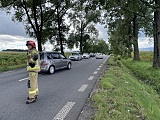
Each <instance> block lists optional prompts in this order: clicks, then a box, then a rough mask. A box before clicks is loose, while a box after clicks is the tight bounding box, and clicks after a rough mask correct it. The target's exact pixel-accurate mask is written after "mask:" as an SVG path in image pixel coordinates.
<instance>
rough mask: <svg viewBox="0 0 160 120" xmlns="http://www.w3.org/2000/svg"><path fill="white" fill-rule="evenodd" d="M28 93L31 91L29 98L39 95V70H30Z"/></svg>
mask: <svg viewBox="0 0 160 120" xmlns="http://www.w3.org/2000/svg"><path fill="white" fill-rule="evenodd" d="M28 93H29V98H34V97H35V96H36V95H38V73H37V72H29V80H28Z"/></svg>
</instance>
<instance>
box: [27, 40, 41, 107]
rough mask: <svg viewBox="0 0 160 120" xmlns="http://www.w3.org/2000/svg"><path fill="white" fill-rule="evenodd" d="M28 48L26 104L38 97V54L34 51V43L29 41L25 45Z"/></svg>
mask: <svg viewBox="0 0 160 120" xmlns="http://www.w3.org/2000/svg"><path fill="white" fill-rule="evenodd" d="M26 46H27V47H28V53H27V71H28V72H29V80H28V94H29V95H28V98H27V101H26V104H30V103H33V102H35V101H36V99H37V96H38V72H39V71H40V65H39V52H38V51H37V50H36V44H35V42H34V41H32V40H29V41H27V43H26Z"/></svg>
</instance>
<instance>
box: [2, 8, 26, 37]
mask: <svg viewBox="0 0 160 120" xmlns="http://www.w3.org/2000/svg"><path fill="white" fill-rule="evenodd" d="M0 34H8V35H17V36H24V37H27V35H26V33H25V29H24V26H23V24H22V23H18V22H17V23H15V22H13V21H12V15H8V14H6V13H5V12H4V11H1V10H0Z"/></svg>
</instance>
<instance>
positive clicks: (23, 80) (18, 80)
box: [18, 78, 29, 81]
mask: <svg viewBox="0 0 160 120" xmlns="http://www.w3.org/2000/svg"><path fill="white" fill-rule="evenodd" d="M27 79H29V78H24V79H21V80H18V81H24V80H27Z"/></svg>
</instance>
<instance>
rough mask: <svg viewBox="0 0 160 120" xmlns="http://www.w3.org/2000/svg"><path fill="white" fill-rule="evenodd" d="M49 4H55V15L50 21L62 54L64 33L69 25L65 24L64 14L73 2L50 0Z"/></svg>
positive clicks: (68, 0)
mask: <svg viewBox="0 0 160 120" xmlns="http://www.w3.org/2000/svg"><path fill="white" fill-rule="evenodd" d="M50 2H51V4H53V6H55V10H56V12H55V17H54V18H53V20H52V21H50V22H51V24H52V27H54V28H55V30H56V33H57V34H56V35H55V39H56V41H57V43H58V44H59V45H60V50H61V53H62V54H64V51H63V44H64V43H65V42H66V38H65V35H66V34H67V33H68V31H69V25H67V24H66V23H65V22H66V20H65V19H66V17H67V16H66V15H67V14H68V13H67V12H68V10H69V9H70V8H71V7H73V6H74V3H72V2H71V0H62V1H58V0H57V1H55V0H50Z"/></svg>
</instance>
